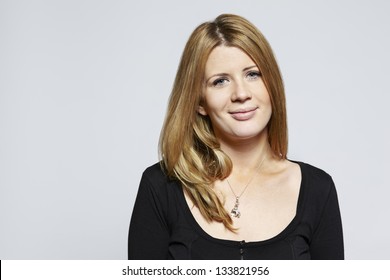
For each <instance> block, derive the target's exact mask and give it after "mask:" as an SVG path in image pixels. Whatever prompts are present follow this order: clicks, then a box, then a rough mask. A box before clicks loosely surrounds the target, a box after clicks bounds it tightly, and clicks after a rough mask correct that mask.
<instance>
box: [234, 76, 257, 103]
mask: <svg viewBox="0 0 390 280" xmlns="http://www.w3.org/2000/svg"><path fill="white" fill-rule="evenodd" d="M232 90H233V92H232V101H236V102H237V101H238V102H244V101H245V100H247V99H250V98H251V97H252V96H251V94H250V91H249V90H248V89H247V88H246V87H245V84H244V82H242V81H238V82H235V83H234V86H233V89H232Z"/></svg>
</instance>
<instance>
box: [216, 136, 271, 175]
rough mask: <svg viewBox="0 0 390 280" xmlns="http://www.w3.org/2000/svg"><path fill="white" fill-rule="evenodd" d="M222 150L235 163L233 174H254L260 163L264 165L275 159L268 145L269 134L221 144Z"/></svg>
mask: <svg viewBox="0 0 390 280" xmlns="http://www.w3.org/2000/svg"><path fill="white" fill-rule="evenodd" d="M221 149H222V150H223V151H224V152H225V153H226V154H227V155H228V156H229V157H230V159H231V160H232V162H233V173H239V174H242V175H244V174H247V173H252V172H253V171H254V170H255V169H257V168H258V166H259V164H260V162H262V161H263V160H264V164H266V162H267V161H268V160H270V159H272V158H273V157H274V155H273V152H272V150H271V147H270V145H269V143H268V135H267V133H263V134H261V135H259V137H258V138H256V139H245V140H242V141H234V142H233V141H230V142H221Z"/></svg>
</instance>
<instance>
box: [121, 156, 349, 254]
mask: <svg viewBox="0 0 390 280" xmlns="http://www.w3.org/2000/svg"><path fill="white" fill-rule="evenodd" d="M296 163H298V164H299V166H300V168H301V173H302V181H301V186H300V192H299V198H298V205H297V211H296V216H295V217H294V219H293V220H292V221H291V222H290V224H289V225H288V226H287V227H286V228H285V229H284V230H283V231H282V232H281V233H279V234H278V235H276V236H274V237H273V238H270V239H267V240H264V241H257V242H245V241H232V240H223V239H218V238H214V237H212V236H210V235H209V234H207V233H206V232H205V231H204V230H203V229H202V228H201V227H200V226H199V224H198V223H197V222H196V220H195V218H194V217H193V215H192V213H191V211H190V209H189V207H188V204H187V202H186V200H185V197H184V193H183V189H182V187H181V185H180V182H178V181H176V180H169V179H168V178H167V176H166V175H165V174H164V172H163V171H162V169H161V166H160V164H159V163H157V164H155V165H153V166H151V167H149V168H147V169H146V170H145V172H144V173H143V176H142V179H141V183H140V186H139V190H138V194H137V198H136V201H135V204H134V210H133V214H132V218H131V222H130V230H129V243H128V246H129V247H128V254H129V255H128V257H129V259H209V260H211V259H268V260H271V259H280V260H287V259H344V246H343V233H342V227H341V217H340V210H339V204H338V199H337V194H336V189H335V186H334V183H333V180H332V178H331V177H330V176H329V175H328V174H327V173H325V172H324V171H322V170H320V169H318V168H316V167H313V166H311V165H309V164H306V163H302V162H296Z"/></svg>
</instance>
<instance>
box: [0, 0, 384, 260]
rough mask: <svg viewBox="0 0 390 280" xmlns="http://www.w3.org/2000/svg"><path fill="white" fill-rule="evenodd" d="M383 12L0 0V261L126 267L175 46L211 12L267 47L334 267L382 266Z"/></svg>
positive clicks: (284, 4) (372, 5)
mask: <svg viewBox="0 0 390 280" xmlns="http://www.w3.org/2000/svg"><path fill="white" fill-rule="evenodd" d="M388 3H389V2H388V1H379V0H377V1H373V0H370V1H368V0H367V1H352V0H351V1H347V0H344V1H343V0H331V1H330V0H327V1H325V0H324V1H287V0H286V1H260V0H258V1H255V0H253V1H249V0H246V1H222V0H214V1H210V0H208V1H206V0H202V1H199V0H198V1H179V0H176V1H167V0H165V1H114V0H95V1H93V0H67V1H65V0H64V1H49V0H47V1H43V0H42V1H29V0H25V1H21V0H12V1H11V0H9V1H4V0H0V259H126V258H127V232H128V224H129V220H130V215H131V211H132V207H133V203H134V199H135V195H136V192H137V188H138V183H139V179H140V176H141V173H142V171H143V170H144V169H145V168H146V167H147V166H149V165H151V164H153V163H155V162H156V161H157V160H158V157H157V143H158V137H159V133H160V128H161V125H162V122H163V118H164V114H165V109H166V105H167V99H168V96H169V94H170V90H171V86H172V83H173V80H174V76H175V72H176V68H177V65H178V61H179V59H180V55H181V52H182V50H183V48H184V44H185V42H186V40H187V39H188V37H189V35H190V33H191V32H192V31H193V29H194V28H195V27H196V26H197V25H199V24H200V23H202V22H204V21H208V20H212V19H214V18H215V17H216V16H218V15H219V14H221V13H235V14H239V15H242V16H244V17H246V18H247V19H249V20H250V21H252V22H253V23H254V24H255V25H256V26H257V27H258V28H259V29H260V30H261V31H262V32H263V33H264V35H265V36H266V37H267V39H268V40H269V42H270V44H271V45H272V47H273V49H274V52H275V54H276V57H277V59H278V62H279V65H280V68H281V71H282V74H283V77H284V80H285V85H286V94H287V106H288V121H289V136H290V146H289V157H290V158H291V159H294V160H301V161H305V162H308V163H311V164H313V165H316V166H318V167H320V168H322V169H324V170H326V171H327V172H328V173H330V174H331V175H332V176H333V179H334V181H335V182H336V186H337V189H338V194H339V200H340V205H341V211H342V218H343V225H344V238H345V250H346V258H348V259H390V241H389V236H390V225H389V218H388V216H389V212H390V203H389V197H390V189H389V183H388V180H387V175H388V174H389V167H390V166H389V163H388V158H389V156H390V151H389V146H388V143H389V142H390V137H389V124H388V123H389V122H388V120H389V119H390V113H389V110H388V107H389V102H390V97H389V95H390V92H389V79H390V75H389V74H390V71H389V65H390V54H389V50H390V40H389V36H390V32H389V31H390V17H389V16H388V15H389V13H390V8H389V7H390V6H389V4H388Z"/></svg>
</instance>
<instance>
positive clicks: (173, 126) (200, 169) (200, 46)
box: [159, 14, 287, 231]
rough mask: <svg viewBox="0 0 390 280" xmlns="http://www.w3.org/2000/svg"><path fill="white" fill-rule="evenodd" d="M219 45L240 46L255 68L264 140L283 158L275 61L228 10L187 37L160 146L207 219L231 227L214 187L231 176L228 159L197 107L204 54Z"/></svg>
mask: <svg viewBox="0 0 390 280" xmlns="http://www.w3.org/2000/svg"><path fill="white" fill-rule="evenodd" d="M220 45H225V46H230V47H237V48H239V49H241V50H242V51H244V52H245V53H246V54H247V55H248V56H249V57H250V58H251V59H252V60H253V61H254V62H255V64H256V65H257V67H258V68H259V70H260V72H261V75H262V79H263V81H264V84H265V86H266V88H267V90H268V93H269V96H270V100H271V104H272V115H271V119H270V121H269V123H268V142H269V144H270V147H271V149H272V151H273V152H274V153H275V154H276V155H277V156H279V157H280V158H286V154H287V118H286V106H285V95H284V86H283V81H282V77H281V74H280V71H279V68H278V65H277V62H276V60H275V57H274V55H273V52H272V49H271V47H270V45H269V44H268V42H267V40H266V39H265V38H264V36H263V35H262V34H261V32H260V31H259V30H258V29H257V28H256V27H255V26H254V25H253V24H251V23H250V22H249V21H247V20H246V19H244V18H242V17H240V16H237V15H231V14H223V15H220V16H218V17H217V18H216V19H215V20H214V21H212V22H205V23H203V24H201V25H199V26H198V27H197V28H196V29H195V30H194V31H193V33H192V34H191V36H190V38H189V39H188V42H187V44H186V46H185V48H184V51H183V54H182V57H181V61H180V64H179V67H178V70H177V74H176V78H175V82H174V85H173V89H172V93H171V96H170V98H169V102H168V110H167V114H166V118H165V122H164V125H163V128H162V131H161V136H160V143H159V149H160V156H161V158H162V165H163V168H164V170H165V172H166V173H167V175H168V176H169V177H171V178H174V179H177V180H179V181H180V182H181V184H182V186H183V188H184V190H185V192H186V194H187V195H188V196H189V197H190V199H191V200H192V202H193V203H194V205H195V206H196V207H198V208H199V210H200V212H201V214H202V215H203V216H204V217H205V219H206V220H208V221H217V222H222V223H223V224H224V226H225V227H226V228H227V229H229V230H231V231H234V228H233V227H232V219H231V217H230V215H229V214H228V213H227V211H226V210H225V209H224V207H223V203H222V202H221V201H220V199H219V198H218V196H217V195H216V193H215V192H214V190H213V188H212V186H213V183H214V182H215V181H216V180H222V179H224V178H226V177H227V176H229V174H230V172H231V170H232V162H231V160H230V158H229V157H228V156H227V155H226V154H225V153H224V152H223V151H222V150H221V149H220V145H219V142H218V140H217V139H216V137H215V135H214V133H213V128H212V125H211V122H210V119H209V118H208V117H207V116H202V115H200V114H198V112H197V109H198V106H199V104H200V102H201V99H202V88H203V84H204V73H205V65H206V62H207V59H208V57H209V54H210V52H211V51H212V50H213V49H214V48H215V47H217V46H220Z"/></svg>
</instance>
